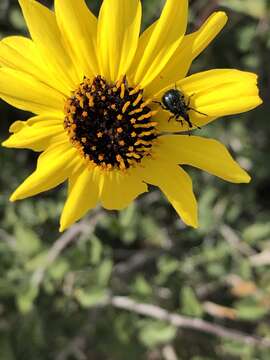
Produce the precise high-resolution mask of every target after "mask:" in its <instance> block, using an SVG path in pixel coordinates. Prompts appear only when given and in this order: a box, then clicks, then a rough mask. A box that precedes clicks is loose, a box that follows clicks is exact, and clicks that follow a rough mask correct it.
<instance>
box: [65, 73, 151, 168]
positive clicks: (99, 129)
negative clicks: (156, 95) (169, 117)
mask: <svg viewBox="0 0 270 360" xmlns="http://www.w3.org/2000/svg"><path fill="white" fill-rule="evenodd" d="M150 102H151V99H144V95H143V89H141V88H140V86H139V85H137V86H135V87H132V86H129V84H128V81H127V78H126V77H125V76H122V77H121V78H120V79H119V80H118V81H116V82H115V83H109V82H107V81H106V80H105V79H104V78H103V77H101V76H96V77H95V78H93V79H91V80H90V79H88V78H86V77H85V78H84V80H83V82H82V83H81V84H80V85H79V86H78V89H77V90H75V91H73V92H72V94H71V97H70V98H68V99H67V100H66V103H65V108H64V109H65V120H64V128H65V130H66V132H67V134H68V136H69V139H70V141H71V143H72V144H73V146H74V147H75V148H76V149H78V151H79V154H80V155H81V157H83V158H84V159H85V160H86V161H87V162H88V163H89V167H91V164H92V165H94V166H99V167H100V169H102V170H106V171H111V170H115V169H118V170H120V171H126V170H127V169H129V168H130V167H134V166H136V165H138V164H139V163H140V162H141V161H142V159H143V158H144V157H147V156H152V147H153V145H154V142H155V139H156V138H157V137H158V133H157V129H156V125H157V123H156V122H155V121H153V119H152V117H153V116H154V115H155V112H153V111H151V109H150V108H149V107H148V104H150Z"/></svg>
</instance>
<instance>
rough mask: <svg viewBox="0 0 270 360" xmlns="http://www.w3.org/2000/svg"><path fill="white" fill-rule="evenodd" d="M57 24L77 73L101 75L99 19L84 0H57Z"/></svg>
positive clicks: (89, 75)
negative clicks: (97, 46)
mask: <svg viewBox="0 0 270 360" xmlns="http://www.w3.org/2000/svg"><path fill="white" fill-rule="evenodd" d="M55 13H56V18H57V23H58V25H59V28H60V30H61V32H62V34H63V38H64V41H65V43H66V45H67V48H68V49H69V53H70V56H71V58H72V59H73V62H74V64H75V66H76V67H77V72H78V73H79V74H80V75H81V77H82V78H83V76H84V75H85V76H88V77H91V76H93V75H97V74H99V68H98V60H97V55H96V39H97V19H96V17H95V16H94V15H93V14H92V13H91V11H90V10H89V9H88V7H87V5H86V4H85V1H84V0H76V1H74V0H55Z"/></svg>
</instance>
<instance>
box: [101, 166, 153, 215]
mask: <svg viewBox="0 0 270 360" xmlns="http://www.w3.org/2000/svg"><path fill="white" fill-rule="evenodd" d="M96 179H97V180H96V181H97V182H98V186H99V198H100V202H101V204H102V206H103V207H104V208H105V209H108V210H121V209H124V208H125V207H127V206H128V205H129V204H130V203H131V202H132V201H133V200H134V199H135V198H136V197H137V196H139V195H140V194H142V193H144V192H146V191H148V189H147V185H146V184H144V183H143V182H142V180H141V178H140V177H139V176H138V175H137V173H135V171H127V172H126V173H122V172H120V171H107V172H106V171H99V170H98V169H97V170H96Z"/></svg>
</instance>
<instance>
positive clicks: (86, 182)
mask: <svg viewBox="0 0 270 360" xmlns="http://www.w3.org/2000/svg"><path fill="white" fill-rule="evenodd" d="M93 175H94V174H93V172H92V171H91V170H88V169H85V168H81V169H80V170H79V171H78V172H77V173H76V174H74V175H73V176H72V177H71V179H70V181H69V195H68V199H67V201H66V203H65V207H64V209H63V212H62V216H61V220H60V231H64V230H65V229H67V228H68V227H69V226H70V225H72V224H73V223H74V222H75V221H77V220H79V219H80V218H81V217H82V216H84V215H85V214H86V212H87V211H88V210H90V209H92V208H94V207H95V206H96V204H97V201H98V186H97V183H96V182H95V181H94V180H93Z"/></svg>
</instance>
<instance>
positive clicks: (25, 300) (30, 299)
mask: <svg viewBox="0 0 270 360" xmlns="http://www.w3.org/2000/svg"><path fill="white" fill-rule="evenodd" d="M37 295H38V289H37V288H36V287H34V286H31V285H28V286H26V288H24V289H22V290H21V291H19V292H18V295H17V298H16V301H17V306H18V308H19V310H20V312H21V313H22V314H27V313H28V312H29V311H31V310H32V308H33V305H34V300H35V298H36V296H37Z"/></svg>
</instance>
